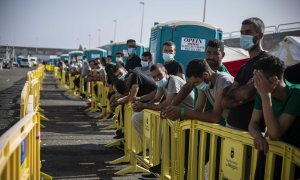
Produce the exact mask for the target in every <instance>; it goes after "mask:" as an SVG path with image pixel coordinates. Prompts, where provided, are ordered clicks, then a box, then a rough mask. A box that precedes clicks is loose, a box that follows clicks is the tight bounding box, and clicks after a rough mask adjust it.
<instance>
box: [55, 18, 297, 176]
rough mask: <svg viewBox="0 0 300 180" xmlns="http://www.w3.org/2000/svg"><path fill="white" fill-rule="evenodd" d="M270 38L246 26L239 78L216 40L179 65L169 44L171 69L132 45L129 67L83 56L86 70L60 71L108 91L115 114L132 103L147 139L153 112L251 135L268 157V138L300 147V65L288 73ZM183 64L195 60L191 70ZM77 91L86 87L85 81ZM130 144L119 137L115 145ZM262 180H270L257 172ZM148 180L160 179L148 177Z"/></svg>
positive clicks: (254, 24)
mask: <svg viewBox="0 0 300 180" xmlns="http://www.w3.org/2000/svg"><path fill="white" fill-rule="evenodd" d="M264 31H265V26H264V23H263V21H262V20H261V19H259V18H255V17H254V18H249V19H246V20H244V21H243V22H242V25H241V38H240V46H241V48H243V49H245V50H247V51H248V53H249V60H248V61H247V62H246V63H245V64H244V65H243V66H242V67H241V68H240V69H239V71H238V73H237V75H236V76H235V77H233V76H231V75H230V73H229V72H228V71H227V69H226V67H225V66H224V65H223V64H222V59H223V58H224V56H226V54H225V52H224V44H223V42H222V41H220V40H217V39H213V40H210V41H209V42H208V43H207V47H206V59H205V60H204V59H198V58H196V59H180V60H176V44H174V43H173V42H170V41H168V42H165V43H164V44H163V49H162V52H163V53H162V57H163V60H164V63H163V64H159V63H156V64H155V63H154V62H153V61H152V55H151V53H150V52H144V53H143V54H142V57H141V58H140V57H138V55H137V53H136V42H135V41H134V40H132V39H130V40H128V41H127V52H128V59H127V61H126V62H125V61H124V54H123V53H122V52H117V53H116V60H115V62H116V63H113V60H112V57H111V56H107V57H106V58H101V59H100V58H97V59H95V60H94V61H90V62H88V61H87V60H86V57H84V58H83V62H82V63H80V62H79V61H78V60H77V59H76V57H75V58H74V59H73V60H72V63H71V64H70V65H66V64H61V69H64V70H66V72H68V73H70V74H71V75H72V76H73V75H76V74H80V76H82V77H85V78H86V80H87V81H102V82H103V84H104V85H106V86H108V87H109V95H108V98H109V99H110V108H111V113H112V114H113V112H114V108H115V107H116V106H118V105H122V104H126V103H131V104H132V108H133V110H134V114H133V116H132V123H133V125H134V127H135V129H136V131H137V132H138V136H139V137H140V138H141V140H142V137H143V128H142V126H143V114H142V111H143V110H144V109H150V110H155V111H161V115H162V117H164V118H169V119H171V120H178V119H180V120H181V121H184V120H185V119H189V120H190V119H191V120H195V121H196V120H198V121H205V122H210V123H219V124H221V125H223V126H226V127H228V128H232V129H236V130H241V131H248V132H249V133H250V134H251V135H252V136H253V138H254V142H253V143H254V147H255V148H257V149H258V150H259V151H261V152H263V153H262V154H266V152H267V151H268V142H267V139H271V140H279V141H283V142H286V143H289V144H291V145H293V146H296V147H298V148H299V147H300V131H299V129H300V121H299V120H300V119H299V116H300V107H299V106H298V103H300V89H299V86H298V85H297V84H299V83H300V82H299V81H300V78H299V77H295V76H294V75H295V72H296V71H299V70H298V69H299V64H297V65H294V66H292V67H286V66H285V64H284V62H283V61H281V60H280V59H278V58H277V57H274V56H272V55H270V54H269V53H268V52H266V51H264V50H263V49H262V40H263V37H264ZM180 61H189V63H188V65H187V67H186V69H184V67H183V65H182V64H181V63H180ZM285 69H286V70H285ZM74 84H75V85H76V86H77V87H79V78H76V79H75V80H74ZM85 88H88V87H85ZM195 90H196V94H197V96H195ZM123 137H124V136H123V134H122V132H121V131H120V130H118V131H117V132H116V137H115V138H123ZM260 158H262V159H263V158H264V157H263V155H262V157H260ZM246 166H247V165H246ZM262 166H264V165H262ZM160 168H161V166H160V165H157V166H154V167H152V168H150V171H152V172H154V173H159V172H160ZM275 168H276V167H275ZM258 169H259V166H258ZM260 169H263V170H264V168H263V167H262V168H260ZM297 173H298V172H297V171H296V174H297ZM256 176H257V178H258V179H260V178H261V179H263V177H264V176H263V173H259V172H258V171H257V173H256ZM275 176H276V175H275ZM143 178H150V179H151V178H154V176H153V174H150V175H149V174H147V175H143Z"/></svg>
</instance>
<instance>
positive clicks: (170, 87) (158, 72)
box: [132, 64, 194, 139]
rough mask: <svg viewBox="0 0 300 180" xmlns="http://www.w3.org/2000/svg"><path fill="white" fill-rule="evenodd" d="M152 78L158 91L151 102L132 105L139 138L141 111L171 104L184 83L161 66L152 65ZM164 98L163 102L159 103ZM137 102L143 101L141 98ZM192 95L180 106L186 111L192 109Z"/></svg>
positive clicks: (140, 133) (141, 123)
mask: <svg viewBox="0 0 300 180" xmlns="http://www.w3.org/2000/svg"><path fill="white" fill-rule="evenodd" d="M150 72H151V75H152V78H153V79H154V81H155V83H156V85H157V87H158V89H157V93H156V95H155V98H154V100H153V101H151V102H148V103H142V102H139V101H135V102H133V103H132V107H133V110H134V111H135V112H136V113H135V114H134V116H133V118H132V121H133V125H134V127H135V128H136V130H137V132H138V135H139V137H140V138H141V139H142V136H143V114H142V112H141V111H142V110H143V109H150V110H154V111H160V110H162V109H163V108H164V107H166V106H167V105H169V104H170V103H171V102H172V99H173V98H174V97H175V96H176V95H177V93H178V92H179V91H180V89H181V87H182V86H183V85H184V84H185V83H186V81H185V80H183V79H182V78H180V77H179V76H174V75H169V74H168V72H167V70H166V68H165V67H164V65H162V64H154V65H152V66H151V68H150ZM163 98H164V100H163V101H161V100H162V99H163ZM138 100H141V101H142V100H143V97H141V98H140V99H138ZM193 102H194V93H192V92H191V93H189V94H188V95H187V96H186V97H185V98H184V100H183V101H182V102H181V103H180V105H181V106H182V107H184V108H186V109H193Z"/></svg>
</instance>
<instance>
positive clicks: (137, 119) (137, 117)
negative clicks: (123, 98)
mask: <svg viewBox="0 0 300 180" xmlns="http://www.w3.org/2000/svg"><path fill="white" fill-rule="evenodd" d="M132 123H133V126H134V128H135V129H136V131H137V134H138V136H139V138H140V139H141V140H143V111H141V112H134V113H133V115H132Z"/></svg>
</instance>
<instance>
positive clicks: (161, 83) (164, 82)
mask: <svg viewBox="0 0 300 180" xmlns="http://www.w3.org/2000/svg"><path fill="white" fill-rule="evenodd" d="M167 84H168V79H167V78H163V79H161V80H160V81H156V85H157V87H160V88H165V87H166V85H167Z"/></svg>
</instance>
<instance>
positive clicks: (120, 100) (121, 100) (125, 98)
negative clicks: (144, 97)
mask: <svg viewBox="0 0 300 180" xmlns="http://www.w3.org/2000/svg"><path fill="white" fill-rule="evenodd" d="M129 100H130V98H129V96H125V97H122V98H120V99H118V101H117V102H118V104H126V103H128V102H129Z"/></svg>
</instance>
